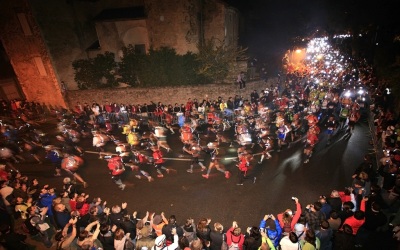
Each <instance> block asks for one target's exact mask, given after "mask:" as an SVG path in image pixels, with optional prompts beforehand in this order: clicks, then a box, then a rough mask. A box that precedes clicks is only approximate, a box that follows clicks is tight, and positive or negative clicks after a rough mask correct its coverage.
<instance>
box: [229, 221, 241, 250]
mask: <svg viewBox="0 0 400 250" xmlns="http://www.w3.org/2000/svg"><path fill="white" fill-rule="evenodd" d="M226 243H227V244H228V247H229V248H233V249H240V250H242V249H243V244H244V235H243V234H242V230H241V229H240V227H239V226H238V224H237V222H236V221H233V222H232V227H231V228H229V230H228V231H227V232H226Z"/></svg>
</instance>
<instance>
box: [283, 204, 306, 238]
mask: <svg viewBox="0 0 400 250" xmlns="http://www.w3.org/2000/svg"><path fill="white" fill-rule="evenodd" d="M301 213H302V211H301V205H300V203H297V204H296V213H295V214H294V216H293V217H292V221H291V222H290V231H293V229H294V225H296V223H297V221H298V220H299V218H300V215H301ZM277 217H278V221H279V225H281V228H282V230H283V231H284V232H285V225H284V223H283V220H282V218H283V213H280V214H278V215H277ZM290 231H289V232H290Z"/></svg>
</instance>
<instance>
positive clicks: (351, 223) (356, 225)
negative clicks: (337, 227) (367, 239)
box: [343, 199, 365, 235]
mask: <svg viewBox="0 0 400 250" xmlns="http://www.w3.org/2000/svg"><path fill="white" fill-rule="evenodd" d="M360 211H363V212H365V200H364V199H363V200H362V201H361V206H360ZM364 222H365V217H364V218H363V219H361V220H357V219H356V218H355V217H354V215H353V216H351V217H349V218H347V219H346V220H345V221H344V223H343V225H344V224H347V225H349V226H351V228H352V229H353V235H356V234H357V232H358V229H360V227H361V226H362V225H363V224H364Z"/></svg>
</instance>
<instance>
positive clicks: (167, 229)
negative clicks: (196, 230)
mask: <svg viewBox="0 0 400 250" xmlns="http://www.w3.org/2000/svg"><path fill="white" fill-rule="evenodd" d="M172 229H175V231H176V234H177V235H178V237H179V238H181V237H183V230H182V228H181V227H179V226H178V225H177V224H176V218H175V215H171V216H170V217H169V218H168V224H166V225H164V226H163V228H162V230H161V232H162V234H164V235H165V237H166V238H167V239H166V240H167V245H168V246H169V245H170V244H171V243H172V242H173V240H174V236H173V235H172Z"/></svg>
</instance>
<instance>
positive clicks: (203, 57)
mask: <svg viewBox="0 0 400 250" xmlns="http://www.w3.org/2000/svg"><path fill="white" fill-rule="evenodd" d="M197 48H198V50H199V53H198V54H196V59H197V61H198V62H199V63H200V68H199V70H198V73H199V74H200V75H203V76H204V77H205V78H207V79H211V80H212V81H213V82H222V81H223V80H224V79H226V77H227V75H228V73H229V72H230V71H231V70H232V69H233V68H234V64H235V62H236V61H237V60H247V58H246V56H245V52H246V50H247V49H243V48H240V47H236V46H227V45H225V43H224V41H217V40H216V39H210V40H207V41H205V42H204V43H203V45H201V44H198V45H197Z"/></svg>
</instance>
